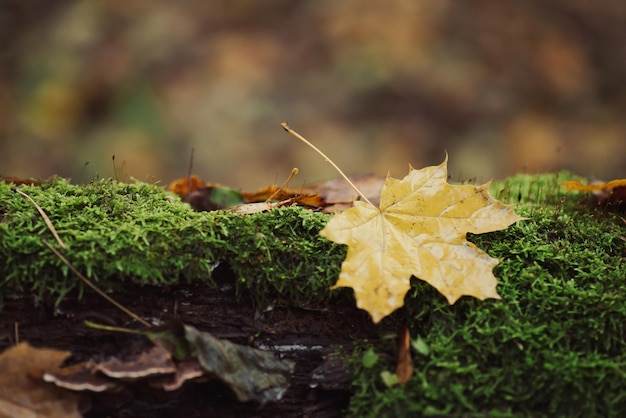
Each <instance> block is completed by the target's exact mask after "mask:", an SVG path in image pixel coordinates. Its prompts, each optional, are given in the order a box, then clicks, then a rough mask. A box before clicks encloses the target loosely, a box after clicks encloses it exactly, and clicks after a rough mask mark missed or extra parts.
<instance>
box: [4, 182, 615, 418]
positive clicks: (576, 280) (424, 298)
mask: <svg viewBox="0 0 626 418" xmlns="http://www.w3.org/2000/svg"><path fill="white" fill-rule="evenodd" d="M572 177H573V176H572V175H571V174H568V173H560V174H550V175H533V176H529V175H519V176H515V177H511V178H509V179H506V180H504V181H501V182H496V183H494V184H493V186H492V193H493V194H494V195H495V196H496V197H498V198H500V199H501V200H504V201H506V202H508V203H512V204H515V205H516V211H517V212H518V213H519V214H520V215H522V216H527V217H529V218H530V219H529V220H527V221H523V222H518V223H517V224H515V225H513V226H511V227H510V228H508V229H507V230H505V231H500V232H495V233H490V234H483V235H475V236H471V237H470V240H471V241H473V242H475V243H476V244H477V245H478V246H479V247H481V248H483V249H484V250H485V251H487V252H488V253H489V254H490V255H492V256H494V257H498V258H501V259H503V261H502V262H501V263H500V264H499V265H498V266H497V267H496V269H495V275H496V277H498V279H499V282H500V284H499V286H498V291H499V293H500V294H501V296H502V300H487V301H479V300H476V299H473V298H469V297H464V298H462V299H461V300H460V301H458V302H457V303H456V304H455V305H452V306H450V305H448V304H447V302H446V300H445V298H444V297H442V296H441V295H439V294H438V293H437V292H436V291H434V290H433V289H432V288H431V287H430V286H428V285H427V284H426V283H424V282H422V281H420V280H417V279H413V281H412V284H413V285H412V289H411V291H410V292H409V294H408V295H407V298H406V303H405V307H404V308H403V309H401V310H399V311H397V312H396V313H394V314H393V315H391V316H390V317H388V318H386V319H385V320H383V322H382V323H381V324H380V325H379V326H378V329H380V331H381V334H382V336H383V338H382V339H381V340H380V341H379V342H376V343H364V345H363V347H362V349H360V350H357V351H356V352H355V353H354V354H353V356H352V360H351V362H352V365H353V367H354V374H353V376H354V377H353V390H354V394H353V396H352V400H351V404H350V410H349V413H350V414H351V415H353V416H359V417H360V416H377V417H378V416H407V415H410V416H427V415H439V416H442V415H443V416H621V415H625V414H626V395H624V394H623V393H624V391H623V387H624V386H625V384H626V303H624V302H625V301H624V295H626V284H625V280H626V262H625V261H624V256H625V255H626V253H625V243H624V240H623V237H625V236H626V224H625V223H624V222H623V221H622V220H621V219H620V217H619V216H618V215H617V214H614V213H610V212H606V211H605V210H603V209H602V208H598V207H593V206H591V205H589V204H588V201H587V197H586V195H585V194H575V193H572V194H566V193H564V191H563V190H562V188H561V187H560V186H559V183H560V182H561V181H563V180H566V179H570V178H572ZM21 190H23V191H25V192H26V193H28V194H29V195H30V196H31V197H32V198H33V199H34V200H35V201H37V202H38V204H39V205H41V207H42V208H43V209H44V210H45V211H46V213H47V214H48V215H49V216H50V218H51V220H52V222H53V223H54V225H55V226H56V228H57V230H58V232H59V234H60V235H61V237H62V238H63V240H64V241H65V242H66V243H67V244H68V250H66V251H65V252H64V254H65V255H66V256H67V258H68V259H69V260H70V261H71V262H72V263H73V264H74V265H75V266H76V268H78V269H79V270H80V271H82V272H84V273H86V275H87V276H88V277H90V278H91V279H92V280H94V281H95V282H96V283H97V284H98V285H99V286H100V287H102V288H104V289H120V290H122V289H123V284H124V283H127V282H134V283H141V284H145V285H161V286H164V285H168V284H171V283H177V282H180V281H183V282H193V281H195V282H201V283H206V284H207V286H211V285H213V282H212V279H211V274H212V271H213V269H214V267H215V265H216V264H217V263H218V262H221V263H224V264H227V265H228V266H229V268H230V269H231V270H232V272H233V273H234V275H235V277H236V279H237V286H238V290H239V292H245V293H247V294H249V295H252V296H253V297H254V298H255V299H257V300H263V299H265V298H267V297H276V296H278V297H282V298H286V299H289V300H295V301H316V302H323V301H327V300H328V299H329V298H331V297H333V295H336V294H346V292H338V291H333V292H331V291H329V286H330V285H331V284H333V283H334V281H335V280H336V278H337V275H338V272H339V268H340V265H341V262H342V260H343V258H344V256H345V247H343V246H339V245H335V244H333V243H330V242H329V241H327V240H325V239H323V238H321V237H320V236H319V235H318V231H319V230H320V229H321V228H322V227H323V226H324V225H325V223H326V221H327V219H328V216H326V215H321V214H317V213H313V212H310V211H307V210H302V209H298V208H279V209H275V210H272V211H270V212H267V213H260V214H256V215H251V216H245V215H238V214H233V213H229V212H210V213H196V212H193V211H192V210H191V209H190V208H189V207H188V206H187V205H186V204H183V203H180V202H179V201H178V200H177V199H176V198H174V199H171V196H169V195H168V194H167V193H165V192H163V190H162V188H160V187H157V186H154V185H147V184H142V183H137V184H130V185H129V184H119V183H117V182H114V181H109V180H103V181H97V182H93V183H91V184H89V185H86V186H72V185H70V184H68V182H66V181H64V180H56V181H53V182H51V183H48V184H45V185H43V186H42V187H24V186H22V187H21ZM42 238H44V239H46V240H48V241H49V242H54V241H53V237H52V235H51V233H50V232H49V231H48V229H47V227H46V226H45V224H44V221H43V219H42V218H41V216H40V215H39V214H38V213H37V211H36V210H35V208H34V207H33V205H32V204H31V203H30V202H28V201H27V200H26V199H25V198H23V197H22V196H20V195H18V194H16V193H14V192H13V191H11V189H10V187H9V186H7V185H4V184H0V277H1V283H0V296H4V297H6V296H8V295H14V294H17V293H19V294H22V293H24V292H31V293H33V294H34V295H36V296H37V297H38V298H41V297H44V296H53V297H55V298H57V299H58V298H60V297H63V296H64V295H67V293H68V292H69V291H70V290H72V289H74V288H77V287H79V286H80V284H79V282H78V281H77V280H76V278H75V277H73V275H72V274H71V272H69V271H68V270H67V268H65V266H63V265H62V264H61V262H60V261H59V260H58V259H57V258H56V257H55V256H54V255H53V254H52V253H51V252H50V251H49V250H48V249H47V248H46V247H45V246H44V245H43V244H42V242H41V239H42ZM348 294H349V292H348ZM337 320H341V318H338V319H337ZM399 325H407V326H409V328H410V331H411V336H412V337H413V338H414V339H415V338H417V337H418V336H420V337H421V338H422V339H423V342H424V343H425V344H426V345H427V346H428V348H429V352H428V354H427V355H424V354H420V353H419V352H418V351H416V350H413V356H414V363H415V373H414V375H413V377H412V379H411V380H410V381H409V382H408V383H407V384H406V385H404V386H402V387H398V388H388V387H387V386H385V384H384V382H383V380H382V379H381V375H380V373H381V372H383V371H393V370H394V367H395V359H394V349H395V348H394V347H395V341H394V339H393V338H385V337H386V335H387V334H388V335H389V336H392V334H393V332H394V331H395V330H396V329H397V328H398V326H399ZM422 351H423V350H422ZM363 353H367V355H366V360H367V361H366V363H367V364H366V365H367V366H368V367H365V366H364V365H363V361H362V356H363ZM373 358H375V359H377V361H374V362H373V361H372V359H373Z"/></svg>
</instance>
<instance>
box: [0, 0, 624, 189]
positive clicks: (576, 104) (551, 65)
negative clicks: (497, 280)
mask: <svg viewBox="0 0 626 418" xmlns="http://www.w3.org/2000/svg"><path fill="white" fill-rule="evenodd" d="M625 115H626V1H623V0H613V1H611V0H595V1H592V0H551V1H543V0H527V1H518V2H503V1H500V0H477V1H472V2H454V1H449V0H437V1H427V0H387V1H384V2H383V1H378V2H377V1H368V2H366V1H357V0H342V1H334V0H317V1H298V0H265V1H241V0H213V1H191V0H189V1H184V0H183V1H178V2H172V1H166V0H149V1H148V0H133V1H128V0H89V1H65V0H55V1H50V0H0V175H5V176H19V177H39V178H47V177H49V176H51V175H53V174H58V175H61V176H67V177H72V179H73V181H74V182H86V181H89V180H91V179H93V178H94V177H97V176H99V177H114V176H115V173H114V170H113V162H112V157H113V156H115V165H116V166H117V176H118V177H119V179H120V180H128V179H129V177H130V176H132V177H135V178H137V179H139V180H144V181H162V182H163V183H164V184H167V183H168V182H169V181H171V180H173V179H175V178H179V177H184V176H185V175H186V173H187V169H188V162H189V156H190V151H191V149H192V148H194V149H195V165H194V167H193V171H194V172H195V173H197V174H199V175H200V176H201V177H203V178H204V179H205V180H207V181H213V182H221V183H224V184H227V185H230V186H232V187H236V188H241V189H245V190H251V189H255V188H257V187H261V186H265V185H268V184H271V183H273V182H274V181H278V182H281V181H282V180H283V179H284V178H286V177H287V175H288V174H289V172H290V171H291V168H292V167H298V168H299V169H300V175H299V176H298V177H296V179H295V180H294V181H293V182H292V186H293V187H297V186H298V185H301V184H302V183H304V182H307V183H311V182H314V181H318V180H325V179H329V178H336V177H337V174H336V173H335V172H334V171H333V170H332V168H331V167H330V166H329V165H328V164H326V163H325V162H324V161H323V159H322V158H320V157H318V156H317V155H316V154H314V153H313V151H311V150H310V149H308V148H307V147H305V146H304V145H302V144H301V143H299V142H297V141H296V140H295V139H294V138H292V137H291V136H289V135H288V134H287V133H286V132H284V131H283V130H282V128H281V127H280V123H281V122H283V121H287V122H289V125H290V127H292V128H293V129H295V130H297V131H299V132H300V133H301V134H303V135H304V136H306V137H307V138H308V139H310V140H311V141H312V142H314V143H315V144H316V145H318V146H319V147H320V148H321V149H323V150H325V151H326V152H327V153H328V155H329V156H330V157H331V158H333V160H334V161H335V162H336V163H337V164H338V165H340V166H341V167H342V168H343V169H344V170H345V171H346V172H347V173H350V174H367V173H374V174H376V175H380V176H384V175H385V174H386V173H387V171H388V170H391V173H392V174H393V175H394V176H396V177H401V176H403V175H404V174H405V173H406V172H407V169H408V164H411V165H413V166H414V167H417V168H419V167H422V166H425V165H432V164H438V163H440V162H441V161H442V160H443V158H444V155H445V151H446V150H447V152H448V153H449V155H450V161H449V166H450V174H451V175H452V177H453V179H455V180H461V179H468V178H476V179H477V180H478V181H486V180H488V179H490V178H492V177H493V178H501V177H503V176H506V175H509V174H513V173H516V172H520V171H522V172H545V171H555V170H561V169H569V170H571V171H574V172H576V173H577V174H581V175H585V176H588V177H590V178H599V179H605V180H609V179H612V178H623V177H626V172H625V171H624V163H625V162H626V152H625V151H624V149H625V147H626V118H625Z"/></svg>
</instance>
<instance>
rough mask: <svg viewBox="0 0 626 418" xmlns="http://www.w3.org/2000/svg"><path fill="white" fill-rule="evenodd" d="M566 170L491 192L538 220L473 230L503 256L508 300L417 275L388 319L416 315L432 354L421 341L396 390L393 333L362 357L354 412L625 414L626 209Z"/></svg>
mask: <svg viewBox="0 0 626 418" xmlns="http://www.w3.org/2000/svg"><path fill="white" fill-rule="evenodd" d="M570 177H571V176H568V175H567V174H561V175H559V176H555V175H545V176H527V175H520V176H516V177H512V178H509V179H507V180H506V181H504V182H500V183H497V184H494V185H493V187H492V193H494V194H496V195H499V197H500V198H502V199H503V200H509V201H511V200H512V201H515V202H516V203H517V208H516V211H517V213H519V214H520V215H522V216H527V217H529V218H530V219H529V220H528V221H524V222H518V223H517V224H515V225H513V226H511V227H510V228H508V229H507V230H505V231H500V232H496V233H491V234H484V235H477V236H472V237H471V238H470V239H471V240H472V241H473V242H475V243H476V244H477V245H478V246H479V247H481V248H483V249H484V250H486V251H487V252H488V253H489V254H490V255H492V256H494V257H498V258H502V259H503V261H502V263H500V264H499V265H498V266H497V267H496V269H495V275H496V277H498V279H499V282H500V284H499V286H498V292H499V293H500V294H501V296H502V300H488V301H482V302H481V301H479V300H476V299H472V298H466V297H464V298H462V299H461V300H460V301H459V302H457V303H456V304H455V305H453V306H449V305H448V304H447V302H446V300H445V298H443V297H442V296H441V295H439V294H437V292H435V291H434V290H433V289H432V288H431V287H430V286H428V285H427V284H425V283H424V282H421V281H419V280H414V282H413V287H412V291H411V293H410V294H409V295H408V296H407V299H406V307H405V308H404V309H403V310H402V311H400V312H398V314H397V315H396V316H395V318H390V319H389V322H394V323H397V324H406V325H409V327H410V330H411V335H412V337H413V338H414V339H415V338H417V336H421V337H422V338H423V339H424V341H425V342H426V344H427V345H428V347H429V348H430V352H429V354H428V355H421V354H419V353H417V352H416V351H415V350H413V355H414V360H415V361H414V363H415V364H414V365H415V374H414V376H413V378H412V379H411V380H410V381H409V382H408V383H407V384H406V385H405V386H403V387H399V388H387V387H386V386H385V385H384V383H383V381H382V379H381V377H380V373H381V372H382V371H384V370H388V371H393V368H394V358H393V354H394V353H393V343H387V344H386V345H377V346H367V347H366V348H365V350H366V352H367V350H375V351H376V352H377V353H379V354H380V358H381V359H382V358H384V359H387V361H380V362H377V364H376V366H375V367H372V368H369V369H368V368H365V367H364V366H363V364H362V362H361V360H360V358H359V356H358V355H357V356H355V357H354V358H353V365H354V366H355V378H354V390H355V395H354V396H353V398H352V402H351V406H350V412H351V414H352V415H353V416H377V417H380V416H428V415H437V416H442V415H443V416H568V417H569V416H604V417H607V416H623V415H624V414H626V396H625V395H624V390H623V388H624V385H625V384H626V338H625V337H626V303H625V296H624V295H625V294H626V261H625V258H624V256H625V255H626V250H625V243H624V240H623V238H620V236H621V237H624V236H626V225H625V224H624V222H623V221H622V220H621V219H620V218H619V216H618V215H616V214H611V213H607V212H605V211H603V210H602V208H593V207H590V206H589V205H588V204H587V201H586V197H585V196H584V195H576V194H570V195H565V194H564V193H563V191H562V190H561V189H560V188H559V185H558V183H559V182H560V181H562V180H564V179H566V178H570Z"/></svg>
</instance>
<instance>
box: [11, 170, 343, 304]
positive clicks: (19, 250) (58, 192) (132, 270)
mask: <svg viewBox="0 0 626 418" xmlns="http://www.w3.org/2000/svg"><path fill="white" fill-rule="evenodd" d="M20 190H22V191H24V192H25V193H27V194H28V195H29V196H31V197H32V198H33V199H34V200H35V201H36V202H37V203H38V204H39V205H40V206H41V207H42V209H43V210H44V211H45V212H46V214H47V215H48V216H49V218H50V220H51V221H52V223H53V225H54V226H55V228H56V230H57V231H58V233H59V235H60V236H61V238H62V240H63V241H64V242H65V244H66V245H67V246H68V249H67V250H66V251H65V254H66V256H67V258H68V259H69V261H70V262H71V263H72V264H73V265H74V267H76V268H77V269H78V270H79V271H81V272H84V274H85V275H86V276H87V277H89V278H90V279H92V280H93V281H94V282H95V283H96V284H97V285H98V286H100V287H101V288H103V289H120V288H121V287H122V285H123V283H125V282H134V283H140V284H145V285H168V284H172V283H179V282H191V281H198V282H204V283H207V284H208V285H211V284H212V280H211V272H212V270H213V269H214V267H215V266H216V265H217V264H218V263H220V262H221V263H226V264H228V265H229V266H230V268H231V269H232V271H233V272H234V273H235V275H236V277H237V279H238V281H237V283H238V286H239V288H240V289H248V290H250V291H251V294H252V295H253V296H254V297H255V298H256V299H263V298H265V297H268V296H269V295H270V293H271V294H272V295H274V296H275V295H278V296H281V297H285V298H289V299H296V298H300V299H313V300H318V301H321V300H325V299H326V298H328V297H330V296H331V293H330V291H329V287H330V285H331V284H332V283H333V282H334V281H335V280H336V277H337V275H338V271H339V266H340V265H341V260H342V259H343V257H344V256H345V250H344V249H342V248H341V247H337V246H335V245H333V244H332V243H330V242H328V241H326V240H324V239H323V238H321V237H320V236H318V234H317V232H318V231H319V230H320V229H321V228H322V227H323V225H324V224H325V222H326V216H325V215H319V214H314V213H312V212H310V211H305V210H301V209H298V208H279V209H276V210H273V211H271V212H269V213H267V214H264V213H262V214H256V215H251V216H245V215H238V214H234V213H230V212H204V213H197V212H194V211H193V210H192V209H191V208H190V207H189V206H188V205H187V204H184V203H182V202H180V200H179V199H178V198H177V197H173V196H170V195H168V194H167V193H166V192H164V191H163V189H162V188H161V187H158V186H156V185H149V184H144V183H135V184H121V183H118V182H115V181H111V180H101V181H95V182H93V183H91V184H89V185H86V186H74V185H71V184H69V183H68V182H67V181H65V180H62V179H59V180H55V181H52V182H50V183H46V184H44V185H42V186H41V187H26V186H21V187H20ZM42 239H46V240H48V241H49V242H52V243H55V242H54V238H53V236H52V234H51V233H50V231H49V230H48V228H47V227H46V225H45V223H44V220H43V219H42V217H41V216H40V215H39V213H38V212H37V210H36V208H35V207H34V206H33V205H32V204H31V203H30V202H29V201H28V200H27V199H26V198H24V197H22V196H21V195H19V194H17V193H15V192H13V191H12V190H11V187H10V186H9V185H6V184H0V277H1V282H0V298H1V297H6V296H7V295H14V294H19V293H22V292H28V293H32V294H33V295H35V296H36V299H37V300H39V299H41V298H42V297H47V296H53V297H56V298H57V300H59V299H60V298H61V297H63V296H64V295H66V294H67V293H68V292H69V291H71V290H72V289H74V288H76V287H81V286H82V285H81V283H80V282H79V281H78V280H77V278H76V277H74V276H73V274H71V272H69V270H68V268H67V267H66V266H64V265H63V264H62V262H61V261H60V260H59V259H58V258H56V257H55V256H54V254H52V252H51V251H50V250H49V249H48V248H47V247H45V245H44V244H43V243H42V241H41V240H42ZM55 244H56V243H55ZM320 256H322V257H321V258H320ZM305 295H306V296H305Z"/></svg>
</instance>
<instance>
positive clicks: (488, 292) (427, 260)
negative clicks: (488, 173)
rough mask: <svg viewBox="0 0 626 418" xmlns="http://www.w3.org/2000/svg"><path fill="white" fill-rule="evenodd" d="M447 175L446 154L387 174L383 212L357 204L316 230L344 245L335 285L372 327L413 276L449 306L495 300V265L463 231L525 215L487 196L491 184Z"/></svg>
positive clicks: (493, 227) (397, 303)
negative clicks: (347, 292) (400, 173)
mask: <svg viewBox="0 0 626 418" xmlns="http://www.w3.org/2000/svg"><path fill="white" fill-rule="evenodd" d="M447 177H448V173H447V157H446V160H445V161H444V162H443V163H442V164H440V165H438V166H432V167H426V168H424V169H421V170H415V169H413V168H411V169H410V171H409V174H408V175H407V176H406V177H405V178H404V179H402V180H399V179H394V178H393V177H391V176H387V179H386V181H385V186H384V188H383V190H382V194H381V200H380V208H376V207H374V206H372V205H370V204H369V203H367V202H363V201H356V202H354V207H353V208H351V209H348V210H346V211H345V212H343V213H340V214H337V215H335V216H334V217H333V218H332V219H331V220H330V221H329V222H328V224H327V225H326V227H325V228H324V229H323V230H322V231H321V232H320V234H321V235H322V236H324V237H326V238H328V239H329V240H331V241H334V242H336V243H340V244H347V245H348V254H347V256H346V259H345V261H344V262H343V264H342V266H341V273H340V275H339V280H338V281H337V283H336V284H335V285H334V287H333V288H337V287H351V288H353V289H354V293H355V297H356V300H357V306H358V307H359V308H361V309H364V310H366V311H367V312H369V314H370V315H371V316H372V319H373V321H374V322H379V321H380V320H381V319H382V318H384V317H385V316H387V315H389V314H390V313H391V312H393V311H394V310H396V309H398V308H400V307H401V306H402V305H403V304H404V296H405V295H406V292H407V291H408V290H409V288H410V278H411V275H415V276H416V277H418V278H420V279H421V280H424V281H426V282H428V283H430V284H431V285H432V286H434V287H435V288H436V289H437V290H438V291H439V292H440V293H442V294H443V295H444V296H445V297H446V298H447V299H448V302H449V303H450V304H452V303H454V302H455V301H456V300H458V299H459V298H460V297H461V296H463V295H469V296H474V297H476V298H479V299H481V300H482V299H486V298H495V299H499V298H500V296H499V295H498V292H497V291H496V285H497V280H496V278H495V277H494V275H493V272H492V269H493V267H494V266H495V265H496V264H498V262H499V261H498V260H497V259H494V258H492V257H490V256H489V255H487V254H486V253H484V252H483V251H481V250H480V249H478V248H477V247H476V246H475V245H474V244H472V243H470V242H468V241H467V240H466V234H467V233H468V232H471V233H474V234H479V233H484V232H491V231H497V230H500V229H504V228H506V227H508V226H509V225H511V224H512V223H514V222H517V221H519V220H522V219H524V218H522V217H520V216H518V215H516V214H515V213H514V212H513V209H512V207H511V206H509V205H505V204H503V203H501V202H499V201H497V200H496V199H494V198H493V197H492V196H490V195H489V185H490V183H487V184H483V185H481V186H472V185H462V186H453V185H450V184H448V183H447V182H446V180H447Z"/></svg>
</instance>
